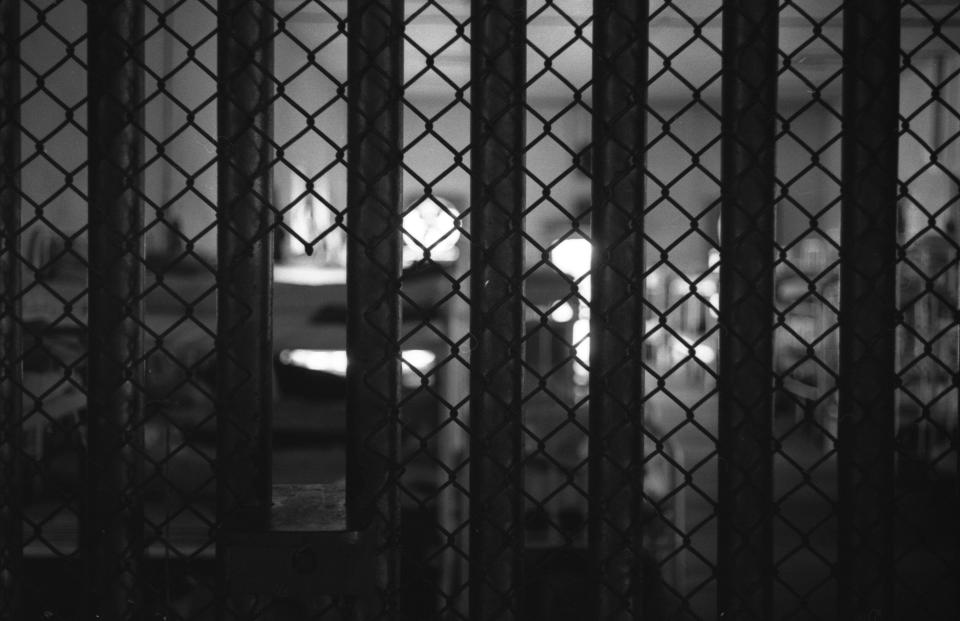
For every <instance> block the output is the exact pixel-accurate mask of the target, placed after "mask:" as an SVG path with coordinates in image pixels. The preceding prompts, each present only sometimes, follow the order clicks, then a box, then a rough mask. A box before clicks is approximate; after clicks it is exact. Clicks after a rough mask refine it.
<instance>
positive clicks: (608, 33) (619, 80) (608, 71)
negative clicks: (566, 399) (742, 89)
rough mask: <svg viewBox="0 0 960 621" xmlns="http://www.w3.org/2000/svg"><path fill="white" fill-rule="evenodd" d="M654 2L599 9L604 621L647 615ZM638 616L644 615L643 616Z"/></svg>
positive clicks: (594, 551)
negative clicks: (645, 351)
mask: <svg viewBox="0 0 960 621" xmlns="http://www.w3.org/2000/svg"><path fill="white" fill-rule="evenodd" d="M648 11H649V2H648V1H647V0H640V1H638V0H615V1H608V0H594V26H593V32H594V47H593V76H594V82H593V150H594V157H593V220H592V236H593V244H594V253H593V265H592V272H593V273H592V276H591V281H592V287H593V291H592V293H591V298H590V299H591V304H590V341H591V347H590V436H589V437H590V450H589V477H590V480H589V498H590V522H589V540H590V554H591V560H592V566H593V568H594V571H596V572H597V575H596V581H595V583H594V589H595V595H594V599H595V610H596V615H595V616H596V618H597V619H632V618H634V616H640V615H641V614H642V610H643V597H642V589H641V588H639V587H640V586H641V585H643V584H644V583H645V582H646V580H645V578H647V577H646V576H643V575H642V573H641V572H642V569H641V563H640V554H641V550H640V547H641V542H642V541H643V536H642V535H643V534H642V532H641V527H640V515H641V510H642V500H643V498H642V492H643V406H642V402H643V355H642V337H643V332H644V325H643V269H644V254H643V253H644V246H643V207H644V196H645V194H644V161H645V150H646V149H645V145H646V101H647V53H648V52H647V42H648V41H647V37H648V29H647V19H648ZM635 613H636V614H635Z"/></svg>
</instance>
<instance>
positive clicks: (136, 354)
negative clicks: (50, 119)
mask: <svg viewBox="0 0 960 621" xmlns="http://www.w3.org/2000/svg"><path fill="white" fill-rule="evenodd" d="M87 11H88V13H87V20H88V21H87V23H88V27H89V38H88V42H87V49H88V55H89V65H88V68H87V71H88V94H89V95H88V100H87V108H88V114H89V126H88V127H89V131H88V136H89V142H88V148H89V184H90V195H89V231H88V236H89V240H90V243H89V248H90V251H89V252H90V255H89V259H90V267H89V279H90V280H89V284H90V289H89V300H90V316H89V325H88V330H89V334H88V341H89V362H88V364H89V375H88V380H89V386H88V393H87V399H88V408H87V411H88V418H87V441H88V451H87V461H86V469H87V472H86V475H87V476H86V496H85V498H84V505H85V510H84V516H85V520H83V521H82V522H81V528H82V531H81V546H82V547H81V556H82V558H83V559H84V560H85V562H86V580H87V589H86V594H87V611H86V615H87V617H88V618H91V619H92V618H98V619H135V618H139V616H140V613H141V612H142V611H141V610H140V608H139V606H140V604H141V596H140V591H141V590H142V585H141V584H140V583H139V581H138V571H137V570H138V566H139V564H140V561H141V557H142V553H143V499H142V497H141V493H140V483H141V481H142V476H143V426H142V425H143V400H142V393H141V387H142V386H143V365H142V361H141V359H142V353H143V343H142V340H143V339H142V334H141V329H140V327H141V324H142V323H143V305H142V302H141V292H142V288H143V287H142V285H143V254H144V233H143V222H144V217H143V204H142V201H141V194H140V193H141V176H142V175H141V169H142V163H143V144H142V142H143V137H142V135H141V128H142V127H143V123H142V116H143V110H142V99H143V94H142V90H143V82H142V77H141V76H142V72H141V67H142V66H143V65H142V57H143V48H142V45H143V43H142V38H143V3H142V2H137V1H136V0H123V1H118V2H109V3H107V2H92V3H89V4H88V8H87Z"/></svg>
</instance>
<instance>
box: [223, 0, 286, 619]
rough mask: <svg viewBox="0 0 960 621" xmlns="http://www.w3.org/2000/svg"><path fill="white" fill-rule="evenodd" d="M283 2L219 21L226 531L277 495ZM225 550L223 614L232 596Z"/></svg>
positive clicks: (255, 524) (229, 13) (264, 512)
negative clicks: (276, 53)
mask: <svg viewBox="0 0 960 621" xmlns="http://www.w3.org/2000/svg"><path fill="white" fill-rule="evenodd" d="M273 18H274V13H273V0H220V3H219V5H218V24H217V75H218V86H219V89H218V101H217V127H218V130H217V134H218V136H219V137H220V144H219V146H218V154H219V158H218V161H217V175H218V178H217V519H218V521H219V523H220V532H221V533H224V534H229V533H235V532H246V531H257V530H262V529H263V528H265V526H266V523H267V519H268V517H269V511H270V501H271V495H272V493H271V492H272V490H271V487H272V483H273V481H272V471H271V464H272V460H271V454H270V450H271V442H270V423H271V413H272V405H273V379H272V377H273V376H272V361H273V351H272V349H273V345H272V341H273V331H272V329H273V328H272V322H271V304H272V300H273V252H272V247H271V244H272V238H273V233H272V230H271V224H272V222H273V216H272V213H273V212H272V211H271V204H270V187H271V179H270V173H271V168H270V161H271V155H272V144H273V142H272V131H273V127H272V118H271V111H270V101H271V98H272V95H273V82H272V77H271V72H272V70H273V35H274V25H273ZM222 552H223V550H222V547H218V548H217V555H218V565H219V567H220V570H219V572H218V574H219V575H218V581H219V586H220V588H219V597H220V598H221V599H220V601H219V602H218V605H219V610H218V615H219V617H220V618H253V617H254V616H255V611H254V610H253V606H254V604H255V602H254V601H252V600H246V601H241V600H239V599H230V600H228V599H227V598H228V594H227V592H226V588H225V587H226V585H225V579H226V578H225V575H224V571H223V563H224V561H225V559H224V557H223V554H222Z"/></svg>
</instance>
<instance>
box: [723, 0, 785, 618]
mask: <svg viewBox="0 0 960 621" xmlns="http://www.w3.org/2000/svg"><path fill="white" fill-rule="evenodd" d="M777 10H778V2H777V1H776V0H732V1H729V2H725V3H724V7H723V76H722V90H723V94H722V97H723V121H722V122H723V138H722V146H721V152H722V164H721V177H722V184H723V187H722V203H721V222H722V227H721V240H720V256H721V262H720V379H719V417H720V420H719V451H720V464H719V505H718V506H719V519H718V533H717V537H718V553H717V556H718V568H717V576H718V578H717V582H718V591H719V592H718V606H719V615H720V616H721V617H723V618H730V619H757V620H763V619H771V618H773V610H772V609H773V583H772V581H773V572H772V569H773V536H772V525H771V522H772V518H773V478H772V471H773V436H772V416H773V370H772V365H773V269H774V252H773V251H774V245H773V244H774V209H773V205H774V191H775V182H776V177H775V175H776V171H775V166H774V163H775V161H774V160H775V157H774V156H775V143H776V139H775V121H776V110H777V45H778V41H777V35H778V15H777Z"/></svg>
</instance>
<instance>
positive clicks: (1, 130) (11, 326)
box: [0, 0, 23, 619]
mask: <svg viewBox="0 0 960 621" xmlns="http://www.w3.org/2000/svg"><path fill="white" fill-rule="evenodd" d="M19 39H20V2H19V0H3V1H2V2H0V41H2V44H0V45H2V47H0V227H2V231H0V244H2V246H0V305H2V306H0V618H3V619H6V618H10V619H17V618H20V616H21V612H20V584H19V576H20V575H21V571H22V569H21V567H22V562H23V532H22V531H23V527H22V523H21V507H22V502H23V493H22V485H21V478H22V472H23V471H22V469H21V462H22V458H23V447H22V440H21V426H20V418H21V412H22V407H21V400H22V397H21V392H20V386H21V385H22V382H23V365H22V363H21V356H22V351H21V349H22V347H21V341H20V339H21V330H20V326H19V323H18V321H19V318H20V306H21V305H20V291H21V282H20V280H21V276H20V260H19V256H20V183H19V177H20V173H19V168H20V127H19V123H20V40H19Z"/></svg>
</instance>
